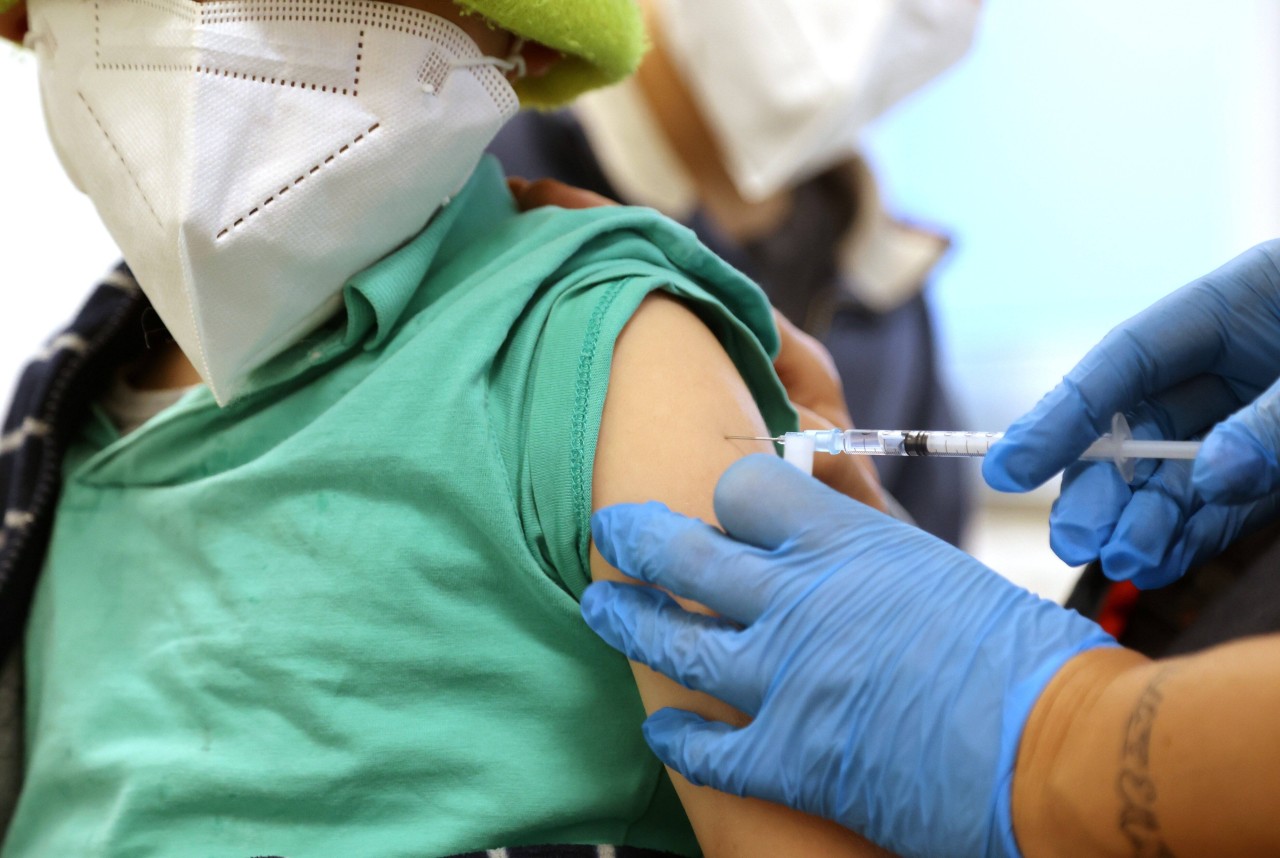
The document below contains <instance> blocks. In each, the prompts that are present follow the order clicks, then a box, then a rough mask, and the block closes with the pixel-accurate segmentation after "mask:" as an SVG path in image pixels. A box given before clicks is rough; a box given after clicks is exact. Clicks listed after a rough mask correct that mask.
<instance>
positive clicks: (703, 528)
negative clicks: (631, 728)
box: [583, 456, 1280, 858]
mask: <svg viewBox="0 0 1280 858" xmlns="http://www.w3.org/2000/svg"><path fill="white" fill-rule="evenodd" d="M715 507H716V515H717V516H718V518H719V520H720V522H721V524H722V525H723V526H724V528H725V530H726V534H727V535H726V534H722V533H720V532H719V531H717V530H715V529H714V528H711V527H709V526H707V525H705V524H702V523H700V522H696V521H693V520H690V519H687V518H684V517H682V516H678V515H675V514H673V513H671V512H669V511H667V510H666V509H665V508H664V507H662V506H660V505H657V504H646V505H638V506H637V505H624V506H618V507H612V508H609V509H606V510H602V511H601V512H599V513H597V515H596V517H595V518H594V520H593V536H594V538H595V543H596V545H597V546H598V547H599V548H600V550H601V551H602V552H603V553H604V555H605V557H606V558H607V559H608V560H609V562H610V563H612V564H614V565H615V566H616V567H618V568H619V569H622V570H623V571H624V572H626V573H627V574H629V575H631V576H633V577H635V578H638V579H640V580H642V581H645V582H648V583H651V584H655V585H657V586H660V587H664V588H667V589H669V590H671V591H673V592H675V593H678V594H680V595H683V596H688V597H690V598H693V599H696V600H698V601H700V602H702V603H704V604H706V605H708V606H709V607H711V608H712V609H714V610H716V611H718V612H719V613H720V614H721V615H722V616H723V617H724V619H720V620H717V619H712V618H709V617H706V616H701V615H694V614H689V613H686V612H684V611H683V610H681V609H680V608H679V607H678V606H677V605H676V603H675V602H674V600H672V599H671V598H670V597H668V596H666V595H665V594H663V593H661V592H659V591H658V590H655V589H651V588H646V587H635V586H628V585H619V584H593V585H592V586H591V587H589V588H588V589H587V592H586V596H585V597H584V599H583V614H584V616H585V617H586V619H587V621H588V623H590V624H591V626H592V628H594V629H595V630H596V631H597V632H598V633H600V634H601V635H602V636H603V637H604V638H605V640H606V641H608V642H610V643H611V644H612V645H614V646H615V647H617V648H619V649H621V650H623V651H624V652H625V653H626V654H627V655H628V656H629V657H630V658H632V659H634V660H636V661H639V662H641V663H644V664H647V665H649V666H651V667H654V668H656V669H658V670H660V671H662V672H663V673H665V674H667V675H668V676H671V677H673V678H675V679H677V680H679V681H680V682H682V683H684V684H685V685H687V686H689V687H691V688H695V689H698V690H702V691H707V692H709V693H711V694H713V695H715V696H717V697H719V698H721V699H722V700H725V701H727V702H729V703H731V704H733V705H734V706H736V707H738V708H739V709H741V710H743V711H745V712H746V713H748V714H749V715H751V716H752V717H753V718H754V720H753V722H752V723H751V724H750V725H749V726H747V727H745V728H741V729H734V728H732V727H730V726H728V725H725V724H719V723H712V722H706V721H703V720H701V719H699V718H697V717H696V716H693V715H690V714H688V713H684V712H680V711H675V710H661V711H659V712H657V713H655V714H654V715H653V716H651V717H650V719H649V720H648V721H647V722H646V724H645V734H646V736H647V737H648V739H649V743H650V745H651V746H652V747H653V748H654V750H655V751H656V752H657V754H658V756H659V757H661V758H662V759H663V761H664V762H666V763H667V764H668V765H670V766H672V767H673V768H675V769H676V770H678V771H680V772H681V773H682V774H684V775H685V776H686V777H688V778H689V779H690V780H692V781H694V782H695V783H700V784H707V785H710V786H714V787H716V788H717V789H720V790H724V791H727V792H733V793H737V794H744V795H754V796H757V797H760V798H766V799H771V800H773V801H778V802H782V803H785V804H788V805H791V806H793V807H796V808H799V809H801V810H805V811H808V812H811V813H816V814H819V815H822V816H825V817H827V818H829V819H833V820H835V821H837V822H840V823H842V824H844V825H846V826H848V827H850V828H852V829H854V830H855V831H858V832H860V833H862V834H864V835H866V836H868V837H869V838H870V839H872V840H875V841H876V842H878V843H880V844H881V845H883V846H886V847H887V848H889V849H892V850H894V851H896V852H898V853H900V854H902V855H905V856H925V855H928V856H950V855H955V856H975V855H1010V856H1012V855H1018V854H1019V851H1018V850H1019V848H1021V850H1022V854H1024V855H1025V856H1026V858H1038V856H1042V855H1071V856H1073V858H1083V856H1092V855H1118V856H1133V855H1148V854H1150V855H1163V854H1168V853H1167V852H1162V851H1160V850H1161V849H1164V850H1172V854H1176V855H1178V856H1179V858H1185V856H1187V855H1199V854H1205V855H1210V854H1212V855H1223V854H1231V855H1253V854H1257V855H1271V854H1277V853H1278V852H1280V829H1277V827H1276V826H1275V825H1274V806H1273V803H1274V796H1275V795H1277V794H1280V734H1278V733H1277V731H1276V728H1275V718H1274V713H1275V712H1276V711H1280V638H1260V639H1255V640H1254V641H1251V642H1246V643H1243V644H1233V645H1231V646H1228V647H1222V648H1219V649H1217V650H1213V651H1210V652H1208V653H1205V654H1203V655H1200V656H1196V657H1194V658H1187V659H1181V660H1178V661H1174V662H1167V663H1159V662H1150V661H1148V660H1147V659H1145V658H1143V657H1142V656H1140V655H1137V654H1135V653H1132V652H1129V651H1127V650H1123V649H1120V648H1118V647H1116V646H1114V642H1113V641H1112V640H1111V639H1110V638H1109V637H1107V636H1106V635H1105V634H1103V633H1102V632H1101V630H1099V629H1098V628H1097V626H1095V625H1094V624H1092V623H1090V622H1088V621H1086V620H1084V619H1083V618H1081V617H1080V616H1078V615H1076V614H1074V613H1070V612H1067V611H1064V610H1063V609H1061V608H1059V607H1057V606H1056V605H1053V604H1051V603H1048V602H1045V601H1043V600H1040V599H1037V598H1036V597H1034V596H1032V595H1031V594H1029V593H1027V592H1026V591H1024V590H1021V589H1020V588H1018V587H1015V586H1014V585H1012V584H1010V583H1008V582H1006V581H1005V580H1004V579H1002V578H1000V577H999V576H997V575H996V574H995V573H993V572H991V571H990V570H989V569H987V568H986V567H984V566H982V565H981V564H980V563H978V562H977V561H975V560H973V559H972V558H970V557H968V556H967V555H965V554H963V553H962V552H960V551H958V550H956V549H954V548H952V547H951V546H949V545H947V544H945V543H943V542H941V541H939V540H937V539H934V538H933V537H931V536H929V535H927V534H925V533H922V532H920V531H918V530H916V529H914V528H911V527H909V526H907V525H904V524H901V523H900V522H896V521H894V520H892V519H890V518H888V517H886V516H884V515H882V514H880V513H877V512H875V511H873V510H871V509H869V508H868V507H866V506H863V505H861V504H858V503H856V502H854V501H851V500H849V499H847V498H844V497H842V496H840V495H839V494H837V493H835V492H833V491H831V490H830V489H827V488H825V487H823V486H821V485H819V484H818V483H817V482H815V481H813V480H810V479H808V478H806V477H803V476H802V475H800V474H799V473H798V472H795V471H794V470H793V469H792V468H790V466H787V465H784V464H783V463H781V462H779V461H777V460H775V459H773V458H771V457H767V456H753V457H749V458H747V459H743V460H742V461H740V462H738V463H736V464H735V465H734V466H732V467H731V468H730V469H729V470H728V471H727V472H726V473H725V475H724V477H723V479H722V480H721V481H720V484H719V486H718V488H717V492H716V501H715ZM1269 807H1270V808H1271V811H1272V812H1270V813H1269V812H1268V811H1267V808H1269ZM1015 831H1016V842H1015V835H1014V832H1015Z"/></svg>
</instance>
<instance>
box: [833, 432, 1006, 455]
mask: <svg viewBox="0 0 1280 858" xmlns="http://www.w3.org/2000/svg"><path fill="white" fill-rule="evenodd" d="M810 434H814V435H817V436H819V437H817V438H815V441H816V442H817V447H818V449H819V450H820V451H822V452H824V453H853V454H855V455H861V456H938V457H942V458H946V457H954V458H959V457H972V456H985V455H986V454H987V450H988V449H989V448H990V447H991V445H992V444H994V443H995V442H996V441H998V440H999V439H1000V438H1001V437H1002V436H1001V433H998V432H908V431H905V430H898V429H880V430H875V429H849V430H847V431H845V432H834V431H833V432H817V433H810Z"/></svg>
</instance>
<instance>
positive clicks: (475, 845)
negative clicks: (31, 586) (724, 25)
mask: <svg viewBox="0 0 1280 858" xmlns="http://www.w3.org/2000/svg"><path fill="white" fill-rule="evenodd" d="M659 289H661V290H667V291H669V292H672V293H674V294H676V295H678V296H680V297H681V298H683V299H684V300H685V301H686V303H687V304H688V305H689V306H691V307H692V308H693V309H694V310H695V311H696V312H698V313H699V315H700V316H701V317H702V318H703V319H704V320H705V321H706V323H707V324H708V325H709V326H710V328H711V329H712V330H713V331H714V332H715V333H716V335H717V336H718V337H719V339H720V341H721V342H722V343H723V345H724V347H725V349H726V350H727V352H728V354H729V355H730V356H731V358H732V359H733V360H734V361H735V363H736V365H737V366H738V368H739V370H740V372H741V373H742V375H743V378H744V379H745V380H746V382H747V383H748V385H749V387H750V389H751V390H752V392H753V394H754V395H755V397H756V400H757V402H758V403H759V405H760V408H761V410H762V412H763V414H764V415H765V419H766V422H767V423H768V424H769V427H770V429H771V431H773V432H775V433H777V432H783V431H786V430H788V429H791V428H793V426H794V420H795V417H794V414H793V413H792V411H791V410H790V407H789V405H788V404H787V402H786V399H785V396H784V393H783V391H782V389H781V387H780V385H779V384H778V381H777V378H776V377H775V376H774V374H773V372H772V368H771V365H770V354H771V352H772V351H773V350H774V349H776V332H775V331H774V329H773V326H772V320H771V318H770V315H769V308H768V306H767V304H766V302H765V300H764V298H763V297H762V295H761V294H760V292H759V291H758V290H757V289H756V288H755V287H754V286H753V285H752V284H750V283H749V282H748V281H746V280H745V279H743V278H742V277H741V276H740V275H738V274H736V273H735V272H733V271H732V270H731V269H729V268H728V267H727V266H725V265H724V264H723V263H721V262H720V261H719V260H717V259H715V258H714V257H713V256H712V255H711V254H710V253H708V252H707V251H706V250H704V249H703V248H702V247H701V246H700V245H699V244H698V243H697V242H696V240H695V239H694V238H693V237H692V236H691V234H690V233H688V232H686V231H685V230H683V229H682V228H680V227H678V226H676V225H674V224H671V223H670V222H668V221H666V220H664V219H662V218H660V217H659V216H658V215H656V214H654V213H652V212H649V211H646V210H639V209H629V208H617V209H596V210H592V211H577V212H570V211H563V210H559V209H546V210H540V211H537V212H533V213H530V214H525V215H521V214H518V213H517V212H516V211H515V210H514V207H513V204H512V202H511V200H510V197H509V195H508V194H507V193H506V190H505V187H504V185H503V182H502V176H501V175H500V171H499V170H498V167H497V165H496V162H491V161H486V162H485V163H484V164H482V165H481V167H480V169H479V170H478V171H477V173H476V175H475V176H474V177H473V178H472V180H471V182H470V183H469V184H468V186H467V188H466V189H465V190H464V192H463V193H462V194H460V195H459V197H458V198H457V199H456V200H455V201H454V202H453V204H452V205H450V206H449V207H448V208H446V209H445V210H444V211H442V212H441V213H440V214H439V215H438V216H437V217H436V219H435V220H434V221H433V222H432V224H431V225H430V226H429V227H428V228H427V229H426V230H425V231H424V232H423V233H422V234H421V235H419V236H418V237H417V238H415V239H413V240H412V241H411V242H409V243H408V244H407V245H405V246H404V247H403V248H401V249H400V250H398V251H396V252H395V253H394V254H392V255H391V256H389V257H387V258H386V259H384V260H383V261H382V262H380V263H378V264H377V265H375V266H374V267H373V268H371V269H370V270H368V271H366V272H364V273H362V274H360V275H358V276H357V277H355V278H353V279H352V281H351V282H350V283H349V284H348V285H347V287H346V291H345V305H346V312H345V313H344V314H342V315H341V316H340V317H339V318H337V319H335V320H334V321H333V322H332V323H331V324H330V325H328V326H327V327H325V328H323V329H322V330H320V331H317V332H316V333H315V334H314V335H312V336H311V337H309V338H308V340H307V341H305V342H303V343H301V344H300V345H298V346H297V347H295V348H293V349H291V350H290V351H289V352H287V353H285V354H284V355H282V356H281V357H280V358H278V359H276V360H274V361H273V362H272V363H270V364H269V365H268V366H266V367H265V368H263V369H262V370H260V371H259V372H258V373H257V374H256V376H255V378H254V380H253V383H252V386H251V389H250V392H249V393H248V394H247V395H246V396H245V397H244V398H242V399H241V400H239V401H237V402H236V403H234V404H233V405H232V406H231V407H229V408H227V409H219V408H218V407H217V406H216V405H215V404H214V402H213V400H212V398H211V396H210V395H209V393H208V391H207V390H206V389H205V388H203V387H202V388H197V389H196V390H194V391H192V392H191V393H189V394H188V395H187V396H186V397H185V398H184V399H183V400H181V401H180V402H179V403H178V404H177V405H175V406H173V407H172V408H170V409H168V410H167V411H165V412H163V413H162V414H160V415H158V416H157V417H156V418H154V419H152V420H151V421H149V422H148V423H147V424H146V425H144V426H143V427H142V428H141V429H139V430H138V431H136V432H134V433H133V434H131V435H129V436H127V437H125V438H120V437H119V436H118V434H117V433H116V432H115V431H114V430H113V429H112V428H111V427H110V426H109V424H107V422H106V421H105V419H104V418H103V417H102V416H101V415H94V416H93V417H92V418H91V419H90V420H89V422H88V424H87V425H86V426H85V428H84V430H83V432H82V435H81V438H80V439H79V441H78V442H77V443H76V444H75V446H74V448H73V449H72V451H71V452H70V455H69V456H68V459H67V462H66V469H65V473H64V481H65V485H64V491H63V495H62V499H61V502H60V506H59V508H58V514H57V519H56V522H55V531H54V535H53V540H52V544H51V547H50V551H49V555H48V559H47V561H46V568H45V571H44V574H43V576H42V579H41V581H40V584H39V589H38V592H37V595H36V601H35V605H34V609H33V614H32V617H31V621H30V625H29V628H28V631H27V638H26V642H27V647H26V657H27V690H28V705H27V731H28V753H27V758H28V771H27V776H26V781H25V784H24V790H23V794H22V797H21V800H20V803H19V806H18V810H17V815H16V817H15V819H14V822H13V825H12V827H11V829H10V832H9V835H8V837H7V838H6V841H5V845H4V850H3V856H4V858H18V856H29V855H60V856H61V855H67V856H70V855H74V856H78V858H85V856H97V855H103V856H105V855H110V856H125V855H160V854H166V855H191V856H199V855H210V856H212V855H217V856H243V858H248V856H251V855H285V856H291V858H317V856H343V858H349V856H355V855H369V856H380V858H381V856H432V855H447V854H451V853H454V852H460V851H464V850H471V849H480V848H486V847H489V848H492V847H497V846H504V845H518V844H532V843H564V842H604V843H620V844H632V845H639V846H648V847H651V848H658V849H667V850H672V851H675V852H678V853H682V854H696V853H697V845H696V841H695V840H694V839H693V836H692V834H691V832H690V830H689V827H688V822H687V820H686V819H685V817H684V814H683V812H682V811H681V809H680V806H679V803H678V801H677V799H676V797H675V793H674V790H673V788H672V786H671V784H670V782H669V781H668V780H667V778H666V777H665V775H664V773H663V770H662V768H661V766H660V765H659V763H658V762H657V761H656V760H655V759H654V758H653V756H652V755H651V754H650V752H649V751H648V749H647V748H646V747H645V745H644V742H643V739H642V737H641V734H640V730H639V724H640V721H641V720H642V719H643V711H642V709H641V706H640V702H639V698H638V694H637V693H636V690H635V686H634V682H633V679H632V677H631V672H630V670H629V668H628V666H627V663H626V661H625V660H624V659H623V657H622V656H620V655H618V654H617V653H615V652H613V651H612V650H610V649H608V648H607V647H606V646H605V645H604V644H603V643H601V642H600V641H599V640H597V639H596V638H595V637H594V636H593V635H592V634H591V632H590V631H589V630H588V629H587V628H586V626H585V625H584V624H583V623H582V621H581V618H580V616H579V613H578V604H577V599H578V597H579V596H580V594H581V592H582V590H583V588H584V587H585V586H586V585H587V583H588V581H589V569H588V559H587V558H588V555H587V549H588V544H589V538H590V530H589V523H588V521H589V516H590V510H591V473H592V465H593V459H594V454H595V446H596V437H597V433H598V430H599V423H600V414H601V409H602V406H603V403H604V396H605V390H606V386H607V382H608V375H609V365H610V359H611V356H612V350H613V345H614V342H615V339H616V337H617V336H618V334H619V332H620V331H621V330H622V328H623V326H624V325H625V324H626V322H627V320H628V319H629V318H630V316H631V315H632V313H633V312H634V311H635V309H636V308H637V306H638V305H639V303H640V301H641V300H642V299H643V298H644V296H645V295H646V294H648V293H650V292H652V291H654V290H659Z"/></svg>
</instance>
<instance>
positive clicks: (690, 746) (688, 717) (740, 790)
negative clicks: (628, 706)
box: [644, 709, 766, 798]
mask: <svg viewBox="0 0 1280 858" xmlns="http://www.w3.org/2000/svg"><path fill="white" fill-rule="evenodd" d="M738 732H739V731H738V730H737V729H736V728H734V727H732V726H730V725H729V724H725V723H724V722H722V721H708V720H706V719H705V718H702V717H701V716H698V715H695V714H693V713H692V712H686V711H684V710H683V709H659V710H658V711H657V712H654V713H653V714H652V715H650V716H649V717H648V719H647V720H646V721H645V722H644V738H645V741H646V742H648V743H649V747H650V748H652V749H653V753H654V754H656V755H657V757H658V759H660V760H662V762H663V764H664V765H666V766H668V767H669V768H672V769H674V770H676V771H677V772H679V773H680V774H682V775H684V777H685V778H686V779H687V780H688V781H689V783H691V784H693V785H694V786H709V787H711V788H712V789H718V790H720V791H721V792H727V793H732V794H733V795H744V794H745V790H744V787H745V786H746V785H745V784H741V783H739V784H731V783H729V782H728V778H726V777H723V776H717V774H716V772H717V769H718V768H719V769H722V770H724V771H731V770H736V769H738V768H740V767H739V766H737V765H734V764H733V762H734V761H733V756H734V755H733V750H732V746H733V745H734V743H735V740H736V737H737V734H738ZM735 787H736V788H735ZM752 794H753V795H759V793H758V792H754V791H753V792H752ZM760 797H761V798H765V797H766V796H760Z"/></svg>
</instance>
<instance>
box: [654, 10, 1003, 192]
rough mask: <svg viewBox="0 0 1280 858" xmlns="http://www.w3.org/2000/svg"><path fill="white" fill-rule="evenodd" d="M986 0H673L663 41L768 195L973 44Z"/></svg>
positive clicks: (727, 148) (842, 145)
mask: <svg viewBox="0 0 1280 858" xmlns="http://www.w3.org/2000/svg"><path fill="white" fill-rule="evenodd" d="M979 11H980V4H979V0H662V2H657V3H656V4H655V12H656V14H657V19H658V22H659V24H660V26H661V29H662V33H663V36H664V37H665V38H664V45H665V47H666V48H667V50H668V51H669V52H670V54H671V58H672V61H673V62H674V63H675V65H676V67H677V69H678V70H679V72H680V74H681V77H683V78H684V80H685V81H686V82H687V83H688V85H689V88H690V90H691V91H692V93H693V95H694V97H695V98H696V99H697V102H698V106H699V107H700V108H701V111H702V113H703V115H704V116H705V117H706V119H707V121H708V123H709V124H710V126H711V128H712V130H713V131H714V132H715V135H716V138H717V140H718V142H719V143H720V145H721V148H722V149H723V151H724V156H725V161H726V165H725V166H726V167H727V168H728V170H729V174H730V176H731V177H732V178H733V180H734V184H735V185H736V186H737V189H738V192H739V193H740V194H742V196H743V197H744V198H745V199H748V200H753V201H758V200H762V199H765V198H766V197H769V196H771V195H773V194H775V193H777V192H778V191H780V190H782V189H784V188H787V187H790V186H792V185H793V184H795V183H797V182H799V181H801V180H803V179H806V178H809V177H810V176H813V175H815V174H817V173H819V172H821V171H823V170H826V169H829V168H830V167H833V166H835V165H836V164H838V163H840V162H841V161H843V160H846V159H848V158H850V157H851V156H852V155H853V154H854V153H855V152H857V150H858V138H859V135H860V133H861V132H862V129H863V128H864V127H865V126H866V124H867V123H868V122H870V121H871V120H873V119H875V118H876V117H877V116H879V115H880V114H881V113H883V112H884V111H885V110H887V109H888V108H890V107H891V106H893V105H894V104H895V103H896V102H898V101H900V100H901V99H903V98H905V97H906V96H907V95H909V94H910V93H911V92H913V91H914V90H916V89H918V88H919V87H920V86H922V85H924V84H925V83H927V82H928V81H929V80H930V79H932V78H933V77H935V76H937V75H938V74H940V73H941V72H942V71H943V70H944V69H946V68H947V67H948V66H950V65H951V64H952V63H954V62H955V61H956V60H958V59H960V57H961V56H963V55H964V53H965V51H966V50H968V48H969V43H970V42H971V41H972V39H973V33H974V30H975V28H976V26H977V19H978V13H979Z"/></svg>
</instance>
